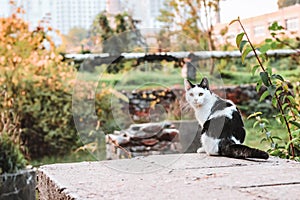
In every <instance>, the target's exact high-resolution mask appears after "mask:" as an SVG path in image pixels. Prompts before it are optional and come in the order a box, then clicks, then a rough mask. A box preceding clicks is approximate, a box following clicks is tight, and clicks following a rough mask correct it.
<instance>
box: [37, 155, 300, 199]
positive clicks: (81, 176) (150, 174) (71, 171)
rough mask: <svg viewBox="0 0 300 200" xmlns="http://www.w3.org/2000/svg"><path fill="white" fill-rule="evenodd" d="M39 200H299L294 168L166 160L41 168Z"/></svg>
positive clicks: (277, 162)
mask: <svg viewBox="0 0 300 200" xmlns="http://www.w3.org/2000/svg"><path fill="white" fill-rule="evenodd" d="M38 190H39V193H40V194H39V198H40V199H42V200H45V199H93V200H94V199H243V200H246V199H300V163H297V162H294V161H290V160H283V159H279V158H274V157H271V158H270V159H268V160H266V161H262V160H240V159H231V158H226V157H212V156H207V155H205V154H170V155H157V156H148V157H138V158H134V159H123V160H111V161H101V162H82V163H70V164H54V165H45V166H42V167H40V169H39V170H38Z"/></svg>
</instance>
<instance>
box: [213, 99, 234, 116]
mask: <svg viewBox="0 0 300 200" xmlns="http://www.w3.org/2000/svg"><path fill="white" fill-rule="evenodd" d="M231 106H233V105H232V103H230V102H228V101H225V100H224V99H221V98H218V100H217V101H216V102H215V104H214V105H213V107H212V108H211V113H214V112H216V111H218V110H224V109H225V108H226V107H231Z"/></svg>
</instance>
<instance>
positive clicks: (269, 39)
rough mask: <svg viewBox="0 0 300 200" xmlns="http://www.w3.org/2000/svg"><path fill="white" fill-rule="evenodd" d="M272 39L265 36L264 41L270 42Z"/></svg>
mask: <svg viewBox="0 0 300 200" xmlns="http://www.w3.org/2000/svg"><path fill="white" fill-rule="evenodd" d="M272 41H273V40H272V39H271V38H267V39H265V42H266V43H269V42H272Z"/></svg>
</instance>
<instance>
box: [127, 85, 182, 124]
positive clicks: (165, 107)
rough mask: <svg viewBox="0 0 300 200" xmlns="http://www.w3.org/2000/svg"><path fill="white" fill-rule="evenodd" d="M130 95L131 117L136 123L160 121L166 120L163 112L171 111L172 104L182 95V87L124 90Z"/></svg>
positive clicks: (129, 108)
mask: <svg viewBox="0 0 300 200" xmlns="http://www.w3.org/2000/svg"><path fill="white" fill-rule="evenodd" d="M123 94H124V95H125V96H127V97H128V100H129V105H128V108H127V107H126V108H124V110H125V109H126V110H129V113H130V115H131V119H133V120H134V121H135V122H136V123H146V122H158V121H162V120H164V118H163V113H169V112H170V110H171V109H172V105H173V104H174V102H175V101H176V99H177V100H178V99H179V98H181V97H182V94H183V90H182V89H172V90H171V89H156V90H141V91H136V90H134V91H132V92H123Z"/></svg>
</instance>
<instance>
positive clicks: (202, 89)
mask: <svg viewBox="0 0 300 200" xmlns="http://www.w3.org/2000/svg"><path fill="white" fill-rule="evenodd" d="M184 86H185V97H186V100H187V102H188V103H189V104H190V105H191V106H193V107H195V108H198V107H201V106H202V105H203V104H204V103H205V102H206V101H207V100H209V98H210V97H211V95H212V94H211V92H210V90H209V85H208V80H207V78H203V79H202V81H201V82H200V83H199V84H193V83H191V82H190V81H189V80H187V79H185V80H184Z"/></svg>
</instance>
